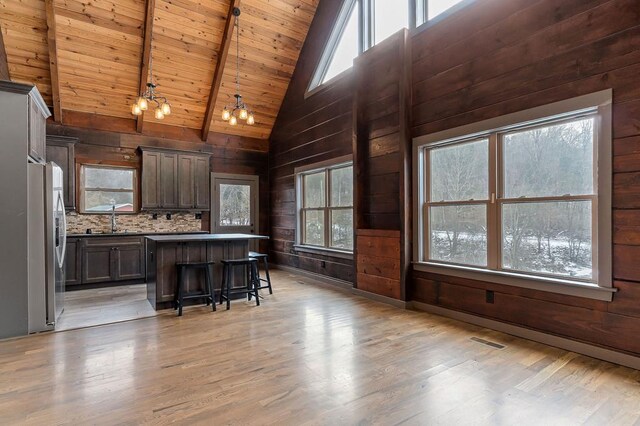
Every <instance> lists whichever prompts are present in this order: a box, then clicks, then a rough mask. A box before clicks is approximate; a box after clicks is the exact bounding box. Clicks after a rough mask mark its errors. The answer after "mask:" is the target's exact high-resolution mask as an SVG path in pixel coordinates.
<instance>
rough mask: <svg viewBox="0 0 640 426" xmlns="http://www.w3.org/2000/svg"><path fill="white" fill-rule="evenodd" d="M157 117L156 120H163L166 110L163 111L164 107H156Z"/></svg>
mask: <svg viewBox="0 0 640 426" xmlns="http://www.w3.org/2000/svg"><path fill="white" fill-rule="evenodd" d="M155 117H156V120H162V119H163V118H164V112H162V108H156V113H155Z"/></svg>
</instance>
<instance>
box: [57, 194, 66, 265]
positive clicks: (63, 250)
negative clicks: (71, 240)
mask: <svg viewBox="0 0 640 426" xmlns="http://www.w3.org/2000/svg"><path fill="white" fill-rule="evenodd" d="M58 203H59V205H61V206H62V208H61V209H60V212H61V213H62V232H61V233H60V234H61V237H60V238H61V239H62V251H61V253H60V258H59V259H58V265H60V268H62V267H63V266H64V258H65V256H66V254H67V214H66V210H65V205H64V200H63V199H62V194H61V193H60V194H58ZM58 232H59V231H58Z"/></svg>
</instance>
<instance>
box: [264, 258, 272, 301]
mask: <svg viewBox="0 0 640 426" xmlns="http://www.w3.org/2000/svg"><path fill="white" fill-rule="evenodd" d="M262 260H263V261H264V274H265V276H266V277H267V285H268V286H269V294H273V289H272V288H271V277H270V276H269V262H268V261H267V258H266V257H263V258H262Z"/></svg>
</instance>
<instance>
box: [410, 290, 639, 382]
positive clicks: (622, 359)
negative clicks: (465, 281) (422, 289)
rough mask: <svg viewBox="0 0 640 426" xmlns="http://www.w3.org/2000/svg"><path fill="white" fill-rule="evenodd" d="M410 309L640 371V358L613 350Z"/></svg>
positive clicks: (422, 307) (436, 309) (447, 312)
mask: <svg viewBox="0 0 640 426" xmlns="http://www.w3.org/2000/svg"><path fill="white" fill-rule="evenodd" d="M408 305H409V306H408V309H412V308H413V309H415V310H419V311H423V312H428V313H430V314H435V315H440V316H443V317H447V318H451V319H454V320H458V321H462V322H466V323H469V324H473V325H477V326H480V327H485V328H489V329H491V330H496V331H500V332H502V333H506V334H511V335H513V336H517V337H522V338H524V339H528V340H533V341H534V342H539V343H543V344H545V345H549V346H554V347H557V348H560V349H564V350H567V351H571V352H576V353H579V354H582V355H586V356H590V357H592V358H597V359H601V360H603V361H608V362H612V363H614V364H619V365H623V366H625V367H629V368H633V369H636V370H640V358H639V357H635V356H633V355H628V354H625V353H622V352H617V351H614V350H612V349H606V348H602V347H599V346H594V345H590V344H588V343H583V342H578V341H575V340H571V339H567V338H565V337H560V336H554V335H552V334H547V333H543V332H541V331H535V330H531V329H528V328H525V327H520V326H517V325H513V324H507V323H504V322H500V321H496V320H491V319H488V318H483V317H479V316H476V315H471V314H467V313H464V312H459V311H454V310H451V309H446V308H442V307H440V306H435V305H429V304H428V303H422V302H416V301H412V302H409V303H408Z"/></svg>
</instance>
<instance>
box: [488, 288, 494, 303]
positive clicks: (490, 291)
mask: <svg viewBox="0 0 640 426" xmlns="http://www.w3.org/2000/svg"><path fill="white" fill-rule="evenodd" d="M486 302H487V303H491V304H493V303H494V302H495V295H494V293H493V290H487V293H486Z"/></svg>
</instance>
